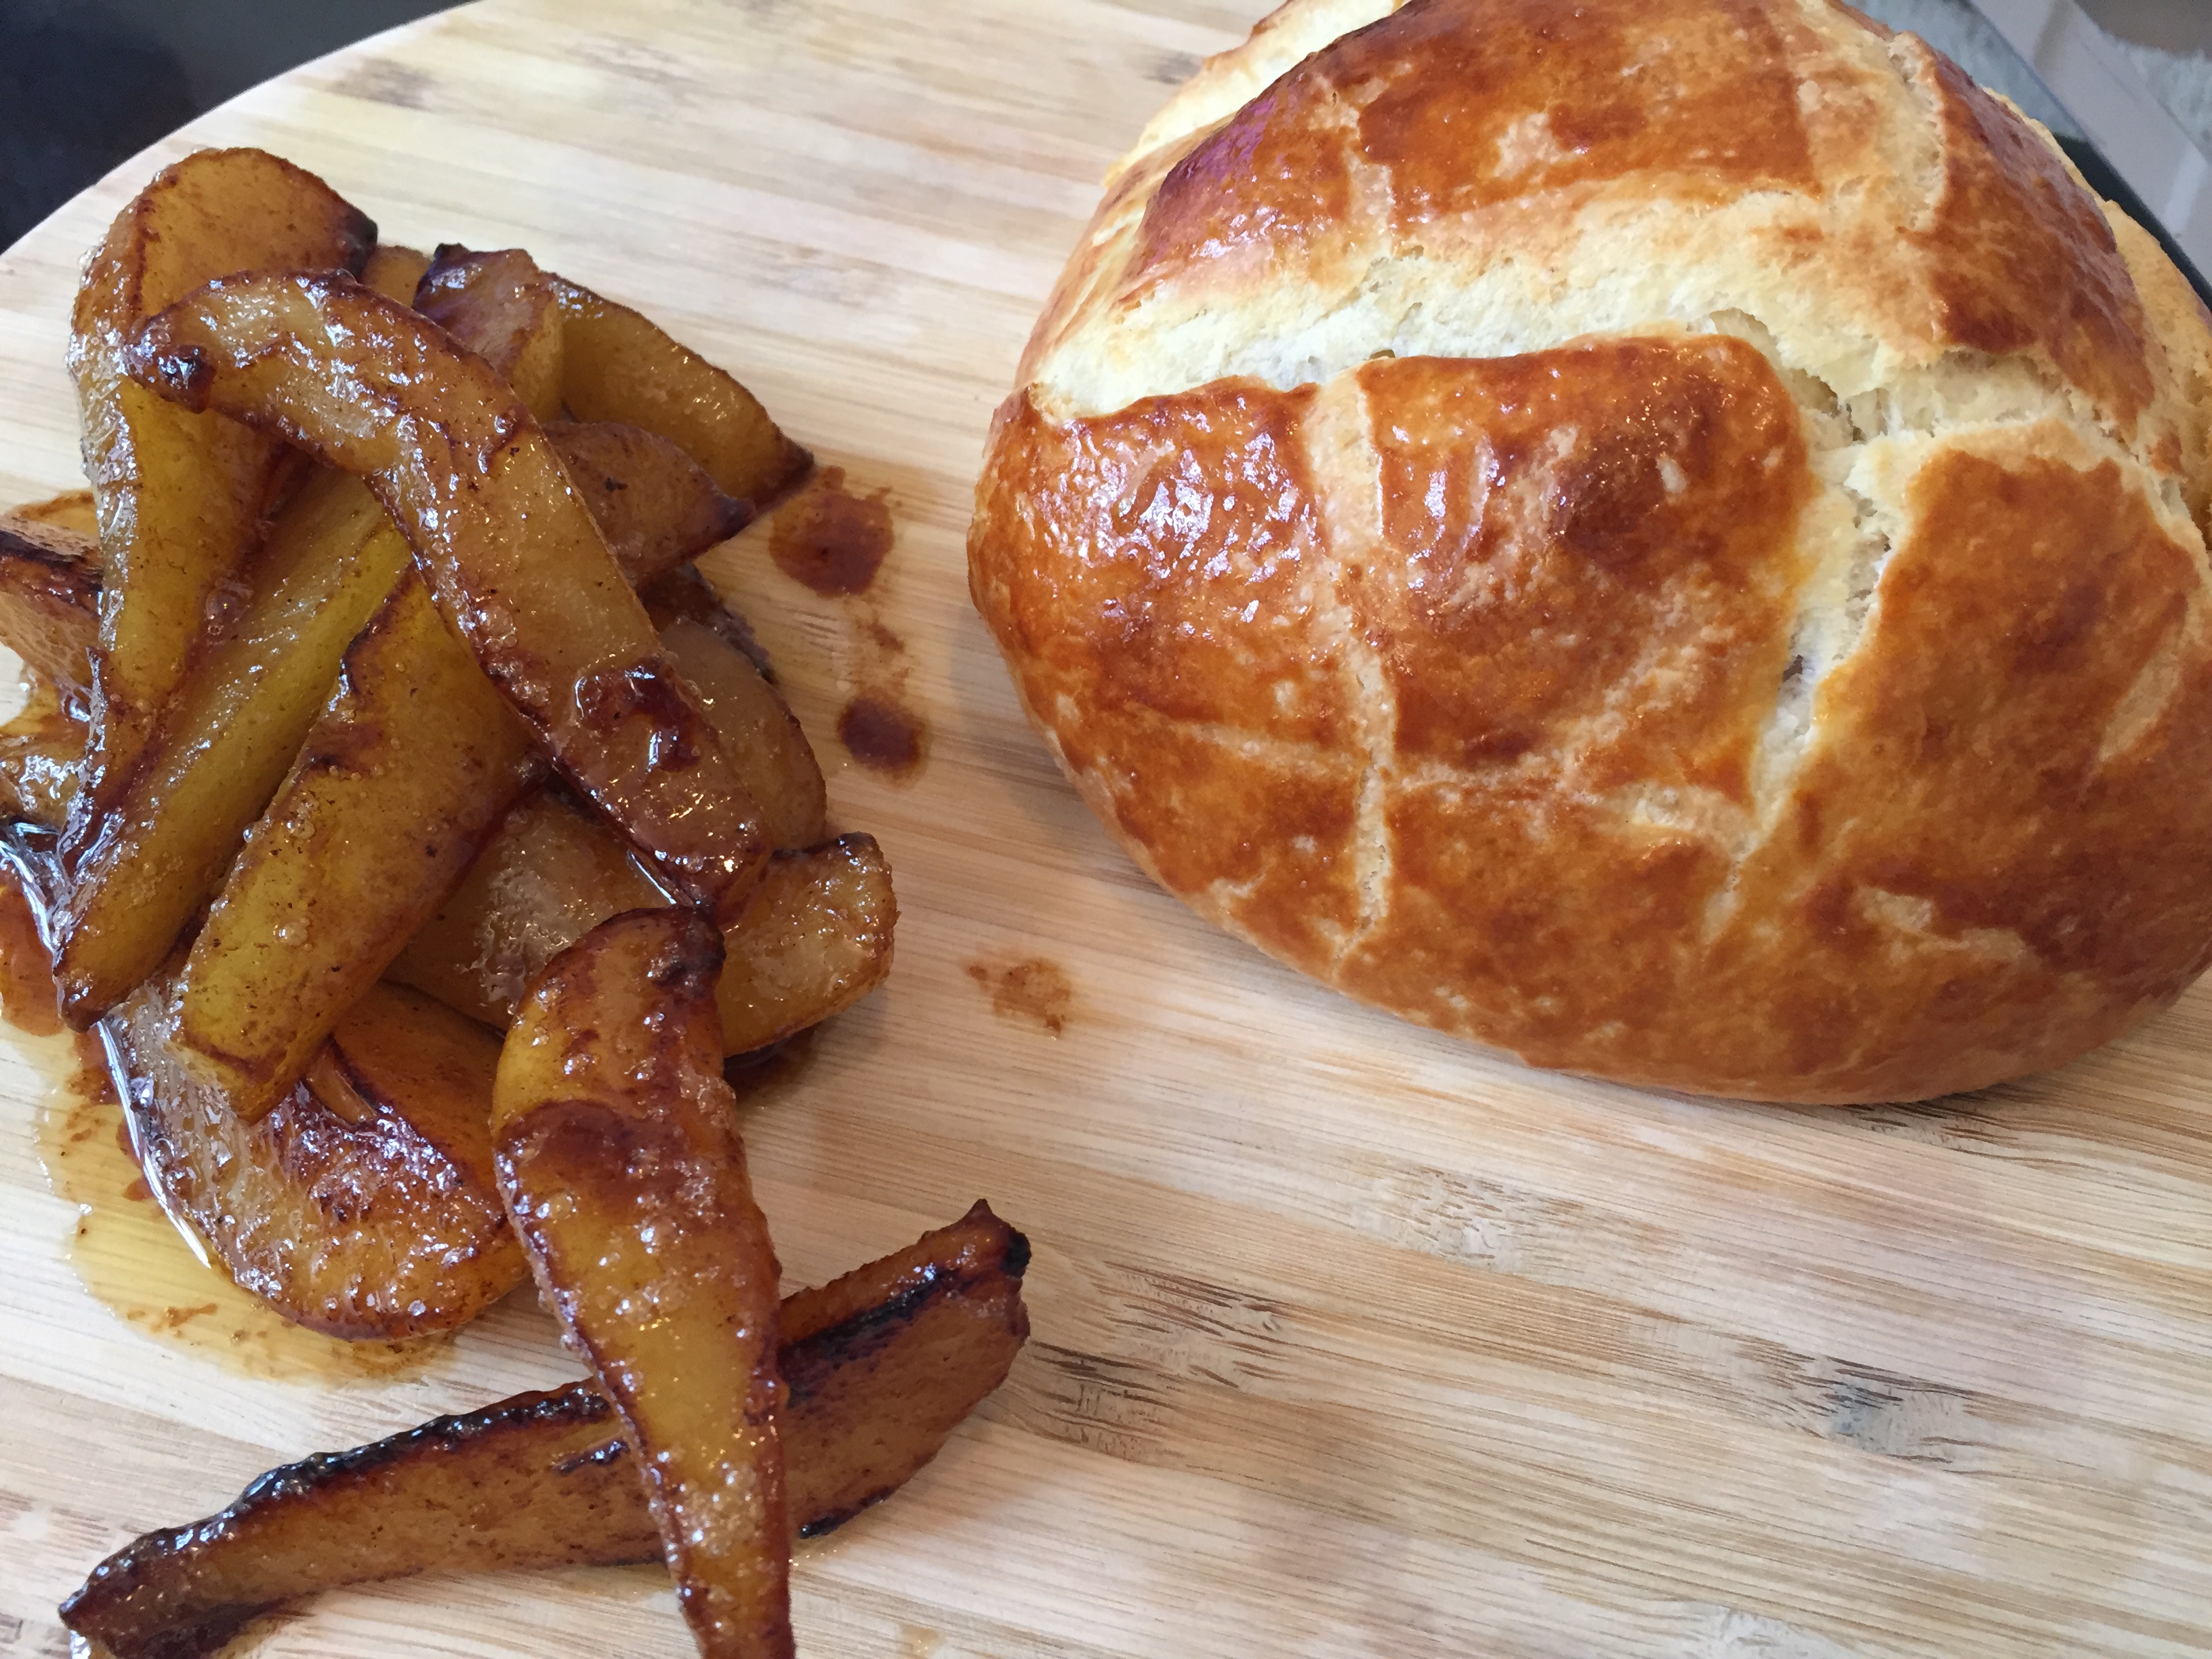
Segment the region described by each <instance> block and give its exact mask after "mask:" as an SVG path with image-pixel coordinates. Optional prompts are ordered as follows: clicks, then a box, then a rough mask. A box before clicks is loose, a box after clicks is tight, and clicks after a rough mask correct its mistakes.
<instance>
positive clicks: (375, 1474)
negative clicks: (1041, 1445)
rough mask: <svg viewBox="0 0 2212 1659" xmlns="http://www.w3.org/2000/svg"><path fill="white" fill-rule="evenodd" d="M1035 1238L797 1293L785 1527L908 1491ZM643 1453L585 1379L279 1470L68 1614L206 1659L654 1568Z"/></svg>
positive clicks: (986, 1365)
mask: <svg viewBox="0 0 2212 1659" xmlns="http://www.w3.org/2000/svg"><path fill="white" fill-rule="evenodd" d="M1028 1261H1029V1244H1028V1242H1027V1241H1026V1240H1025V1239H1024V1238H1023V1237H1022V1236H1021V1235H1020V1234H1019V1233H1018V1232H1015V1231H1013V1230H1012V1228H1010V1227H1008V1226H1007V1225H1006V1224H1005V1223H1004V1222H1002V1221H1000V1219H999V1218H997V1217H996V1216H994V1215H993V1214H992V1213H991V1212H990V1210H989V1208H988V1207H987V1206H985V1205H982V1204H978V1205H977V1206H975V1208H974V1209H973V1210H971V1211H969V1212H968V1215H967V1217H966V1218H964V1219H963V1220H961V1221H959V1222H957V1223H956V1224H955V1225H952V1226H950V1227H946V1228H943V1229H940V1230H939V1231H936V1232H933V1233H930V1234H927V1235H926V1236H925V1237H923V1238H922V1239H921V1242H920V1243H917V1244H915V1245H913V1246H911V1247H909V1248H908V1249H905V1250H902V1251H900V1252H899V1253H898V1254H897V1255H893V1256H888V1257H885V1258H884V1260H883V1261H877V1262H873V1263H871V1264H870V1265H869V1266H867V1267H861V1268H860V1269H858V1270H856V1271H855V1272H853V1273H848V1274H846V1275H845V1277H844V1278H842V1279H838V1280H837V1281H836V1283H835V1284H832V1285H824V1286H823V1287H822V1288H821V1289H819V1290H812V1291H800V1292H799V1294H798V1295H797V1296H794V1297H789V1298H787V1300H786V1301H785V1302H784V1304H783V1307H782V1310H781V1324H782V1327H783V1329H784V1331H785V1335H784V1338H783V1340H782V1343H781V1346H780V1348H779V1350H778V1353H777V1364H778V1365H779V1366H780V1368H781V1370H782V1373H783V1377H784V1386H785V1389H786V1390H787V1402H786V1405H785V1407H784V1412H783V1419H782V1425H781V1427H782V1435H783V1443H784V1450H785V1456H786V1479H787V1490H788V1492H789V1499H790V1519H791V1522H792V1525H793V1531H794V1532H795V1533H796V1534H798V1535H799V1536H800V1537H802V1538H808V1537H818V1536H820V1535H821V1534H823V1533H826V1532H829V1531H830V1530H831V1529H832V1528H836V1526H837V1525H839V1524H840V1523H841V1522H844V1521H846V1520H848V1519H849V1518H850V1517H851V1516H854V1515H855V1514H857V1513H858V1512H859V1511H860V1510H863V1509H865V1508H866V1507H867V1506H868V1505H869V1504H875V1503H879V1502H880V1501H882V1500H883V1499H884V1498H888V1497H890V1495H891V1493H893V1492H896V1491H897V1490H898V1488H899V1487H900V1486H903V1485H904V1484H905V1483H906V1482H907V1480H909V1479H910V1478H911V1477H912V1476H913V1475H914V1474H915V1473H916V1471H918V1470H920V1469H921V1468H922V1466H923V1465H925V1464H926V1463H927V1462H929V1461H930V1459H931V1458H933V1457H934V1456H935V1455H937V1451H938V1449H939V1447H941V1446H942V1445H943V1444H944V1443H945V1438H946V1437H948V1436H949V1435H950V1434H951V1432H952V1431H953V1429H954V1428H956V1427H957V1426H958V1425H959V1423H960V1422H961V1420H962V1419H963V1418H965V1417H966V1416H967V1415H968V1413H969V1412H970V1411H972V1410H973V1409H974V1408H975V1406H976V1404H977V1403H978V1402H979V1401H981V1400H982V1399H983V1398H984V1396H985V1395H988V1394H989V1393H990V1392H991V1390H992V1389H995V1388H997V1387H998V1386H999V1384H1000V1382H1001V1381H1002V1380H1004V1378H1005V1376H1006V1371H1007V1369H1008V1368H1009V1367H1010V1366H1011V1365H1012V1364H1013V1361H1014V1356H1015V1355H1016V1354H1017V1353H1018V1352H1020V1350H1021V1346H1022V1343H1023V1340H1024V1339H1025V1338H1026V1337H1027V1335H1028V1334H1029V1316H1028V1314H1027V1312H1026V1310H1024V1307H1023V1305H1022V1286H1021V1276H1022V1273H1023V1270H1024V1267H1026V1266H1027V1265H1028ZM636 1463H637V1460H636V1458H635V1455H634V1454H633V1453H632V1452H631V1451H630V1449H629V1444H628V1443H627V1442H626V1441H625V1440H624V1439H623V1426H622V1423H621V1421H620V1419H619V1418H618V1417H617V1414H616V1413H615V1410H614V1408H613V1407H611V1406H610V1405H609V1404H608V1403H607V1400H606V1396H605V1395H602V1394H601V1393H600V1392H599V1390H598V1389H597V1388H595V1387H594V1386H593V1385H592V1384H591V1383H572V1384H571V1385H569V1386H568V1388H565V1389H556V1390H555V1391H554V1392H552V1393H550V1394H526V1395H516V1396H515V1397H514V1398H513V1399H511V1400H504V1401H501V1402H500V1403H499V1404H497V1405H495V1406H489V1407H485V1408H483V1410H481V1411H475V1412H470V1413H465V1414H464V1415H462V1416H459V1417H441V1418H439V1419H436V1420H435V1421H434V1422H430V1423H426V1424H424V1425H422V1427H421V1428H418V1429H414V1430H411V1431H409V1432H407V1433H405V1434H400V1435H395V1436H393V1437H392V1438H391V1439H389V1440H381V1441H379V1442H377V1443H375V1444H374V1445H370V1446H362V1447H361V1448H359V1449H356V1450H353V1451H349V1452H339V1453H337V1454H335V1455H326V1456H322V1457H311V1458H308V1459H307V1460H306V1461H305V1462H299V1463H294V1464H291V1465H289V1467H287V1468H280V1469H272V1470H270V1472H269V1473H268V1474H264V1475H263V1476H262V1477H261V1478H260V1479H259V1480H256V1481H255V1482H254V1483H253V1484H252V1486H248V1487H247V1488H246V1491H245V1492H243V1493H242V1494H241V1495H240V1498H239V1499H238V1501H237V1502H236V1503H234V1504H232V1505H231V1506H230V1507H229V1508H228V1509H227V1510H223V1511H222V1513H221V1514H220V1515H216V1516H210V1517H209V1518H208V1519H206V1520H204V1521H200V1522H193V1523H192V1524H191V1525H189V1526H183V1527H176V1528H169V1529H168V1530H166V1531H162V1532H154V1533H149V1534H146V1536H144V1537H143V1538H141V1539H139V1540H137V1541H136V1542H135V1543H132V1544H131V1545H129V1546H128V1547H125V1548H124V1549H122V1550H120V1551H118V1552H117V1553H115V1554H113V1555H112V1556H110V1557H109V1558H108V1559H106V1561H104V1562H102V1563H101V1564H100V1565H99V1566H98V1567H95V1568H94V1570H93V1572H92V1575H91V1576H90V1577H88V1578H87V1579H86V1581H85V1583H84V1585H83V1587H82V1589H78V1590H77V1591H76V1594H74V1595H71V1596H70V1599H69V1600H68V1601H65V1602H64V1603H63V1604H62V1619H63V1621H64V1623H65V1624H67V1625H68V1626H69V1627H70V1629H71V1630H73V1631H75V1632H76V1633H77V1634H78V1635H79V1636H81V1637H84V1638H88V1639H90V1640H92V1641H95V1642H99V1643H100V1644H104V1645H105V1646H106V1649H107V1650H108V1651H109V1652H110V1653H111V1654H112V1655H113V1656H114V1659H207V1656H211V1655H213V1654H215V1653H216V1652H217V1651H219V1650H221V1649H222V1646H223V1645H224V1644H226V1643H227V1642H228V1641H229V1640H230V1638H231V1637H232V1636H233V1635H234V1633H235V1632H237V1631H238V1630H239V1629H240V1627H241V1626H244V1625H245V1624H246V1622H247V1621H248V1620H252V1619H253V1618H255V1617H256V1616H258V1614H261V1613H266V1612H268V1611H270V1610H271V1609H273V1608H275V1607H278V1606H280V1605H282V1604H283V1603H284V1602H287V1601H295V1600H297V1599H298V1598H300V1597H301V1596H305V1595H314V1594H316V1593H318V1592H319V1591H322V1590H328V1589H337V1588H338V1587H339V1586H340V1585H343V1584H361V1583H374V1582H375V1581H377V1580H380V1579H389V1578H402V1577H410V1576H411V1575H413V1574H416V1573H421V1572H457V1571H458V1572H492V1571H502V1570H505V1571H516V1570H529V1569H534V1568H545V1567H562V1566H583V1565H614V1564H617V1563H625V1562H637V1561H651V1560H657V1559H659V1556H660V1534H659V1530H658V1529H657V1528H655V1527H654V1525H653V1515H652V1511H651V1510H650V1509H648V1507H647V1504H646V1501H645V1487H644V1485H643V1483H642V1481H641V1480H640V1478H639V1474H638V1470H637V1467H636Z"/></svg>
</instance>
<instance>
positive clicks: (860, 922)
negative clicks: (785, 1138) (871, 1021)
mask: <svg viewBox="0 0 2212 1659" xmlns="http://www.w3.org/2000/svg"><path fill="white" fill-rule="evenodd" d="M897 926H898V901H897V899H896V897H895V896H893V894H892V891H891V872H890V867H889V866H887V865H885V864H884V855H883V849H882V848H878V846H877V845H876V842H875V838H874V837H873V836H840V837H839V838H838V839H837V840H836V841H833V842H824V843H823V845H821V846H819V847H811V848H807V849H806V850H805V851H804V852H798V853H778V854H776V855H775V858H774V859H773V860H770V861H769V871H768V879H767V880H765V881H763V882H762V883H761V884H760V890H759V891H758V892H757V893H755V894H754V895H753V900H752V902H751V903H750V904H749V905H747V906H746V907H745V911H744V915H741V916H739V917H738V920H737V922H736V924H735V926H733V927H732V928H731V930H730V933H729V940H730V954H729V960H728V961H727V962H726V963H725V964H724V966H723V969H722V976H721V978H720V981H717V982H716V984H715V987H714V1002H715V1006H717V1007H718V1008H719V1009H720V1011H721V1016H722V1047H723V1048H724V1050H725V1051H726V1052H727V1053H730V1054H747V1053H750V1051H752V1050H753V1049H755V1048H767V1047H768V1046H769V1044H770V1043H773V1042H782V1041H783V1040H784V1039H785V1038H786V1037H788V1036H797V1035H798V1034H799V1032H801V1031H803V1030H806V1028H807V1027H808V1026H810V1025H819V1024H821V1023H822V1022H823V1020H825V1019H827V1018H829V1017H830V1016H831V1015H832V1014H838V1013H842V1012H844V1011H845V1010H846V1009H848V1008H849V1007H851V1006H853V1005H854V1003H856V1002H858V1001H859V1000H860V999H861V998H862V997H864V996H866V995H867V994H868V993H869V992H870V991H872V990H873V989H875V987H877V986H878V985H880V984H882V983H883V981H884V975H887V974H889V973H890V966H891V938H892V935H893V933H894V932H895V931H896V927H897Z"/></svg>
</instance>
